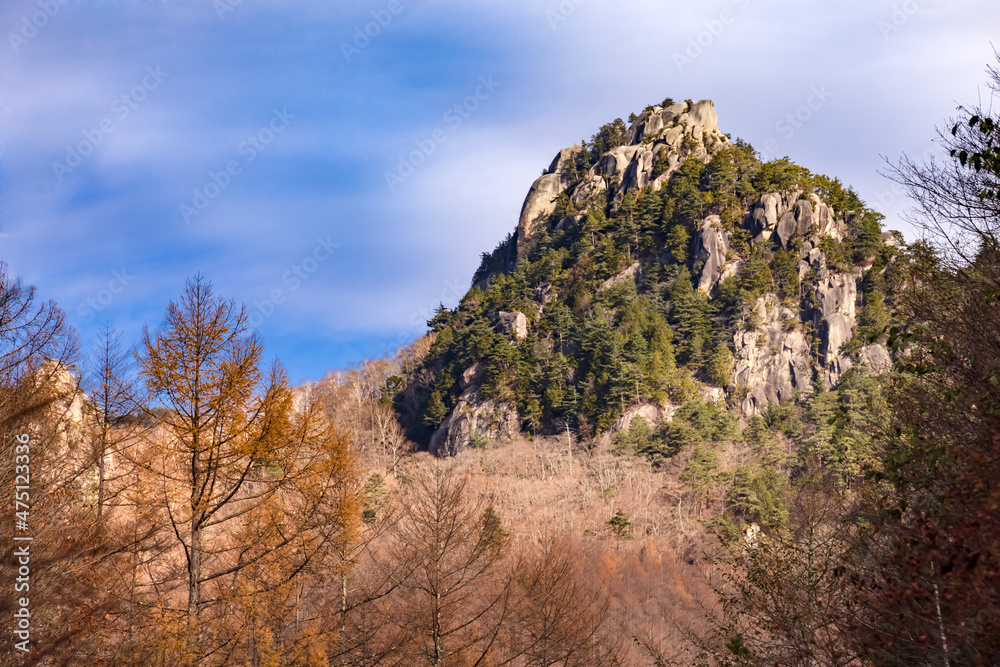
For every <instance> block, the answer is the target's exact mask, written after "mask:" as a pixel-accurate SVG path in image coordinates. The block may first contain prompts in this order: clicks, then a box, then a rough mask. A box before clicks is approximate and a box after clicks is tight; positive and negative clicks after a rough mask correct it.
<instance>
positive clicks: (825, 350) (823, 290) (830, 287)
mask: <svg viewBox="0 0 1000 667" xmlns="http://www.w3.org/2000/svg"><path fill="white" fill-rule="evenodd" d="M825 271H826V270H825V269H824V270H823V271H821V272H820V274H821V275H820V278H819V281H818V282H817V284H816V289H815V295H816V301H818V305H817V306H816V308H815V309H814V310H813V312H812V318H813V326H814V327H815V329H816V331H817V332H818V333H819V335H820V347H819V354H820V359H821V361H822V363H823V365H824V366H825V367H826V380H827V384H828V385H829V386H833V385H835V384H836V383H837V382H838V381H839V380H840V376H841V375H843V374H844V373H845V372H847V370H848V369H849V368H850V367H851V366H852V365H853V363H852V362H851V361H850V360H849V359H847V358H844V357H842V356H841V355H840V346H841V345H843V344H844V343H846V342H847V341H848V340H850V338H851V335H852V334H853V332H854V325H855V324H856V323H857V318H856V316H855V311H856V308H857V300H858V286H857V279H856V278H855V276H854V275H853V274H850V273H831V274H827V275H822V274H823V273H825Z"/></svg>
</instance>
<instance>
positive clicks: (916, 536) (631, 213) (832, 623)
mask: <svg viewBox="0 0 1000 667" xmlns="http://www.w3.org/2000/svg"><path fill="white" fill-rule="evenodd" d="M989 77H990V85H991V87H992V90H993V92H994V94H997V93H1000V70H998V69H997V68H995V67H994V68H991V69H990V70H989ZM686 104H687V106H686V107H685V103H682V104H680V105H675V103H674V101H673V100H670V99H667V100H664V101H663V102H662V103H661V104H657V105H651V106H650V107H648V108H647V109H646V110H644V112H643V115H639V116H636V115H634V114H633V116H632V118H630V119H629V123H628V124H626V123H625V122H624V121H622V120H621V119H617V120H615V121H613V122H611V123H608V124H607V125H604V126H603V127H602V128H600V130H599V131H598V132H597V133H596V134H594V135H593V136H592V137H591V139H589V140H587V141H584V142H582V143H581V145H580V146H579V150H578V151H576V152H575V153H574V154H573V156H572V158H571V159H569V160H566V161H564V162H563V163H559V160H558V159H557V163H559V164H560V167H559V169H561V170H563V171H560V172H559V174H558V176H559V177H560V178H565V179H566V183H567V184H568V185H566V186H564V188H563V189H564V191H563V192H561V193H560V194H559V195H558V197H556V198H555V199H554V201H553V202H552V203H553V206H554V208H553V210H551V211H550V212H549V213H547V216H546V218H545V220H544V222H543V224H542V226H541V227H540V228H539V231H538V233H537V235H535V236H534V237H533V239H532V240H531V242H530V243H526V242H524V239H523V238H520V237H518V236H515V235H514V234H511V235H510V236H508V237H507V238H506V239H505V240H503V241H502V242H501V243H500V244H499V245H498V246H497V248H496V249H495V250H494V251H492V252H484V253H483V254H482V257H481V264H480V267H479V269H478V270H477V272H476V274H475V275H474V276H473V278H472V287H471V289H470V290H469V291H468V292H467V293H466V294H465V295H464V297H462V299H461V301H460V302H459V303H458V305H457V306H455V307H454V308H451V309H449V308H446V307H444V306H443V305H442V306H441V307H440V308H439V309H438V311H437V312H436V313H435V314H434V315H433V317H432V318H431V319H430V320H429V321H428V322H427V327H428V330H427V333H426V334H425V335H424V336H422V337H420V338H418V339H417V340H415V341H413V342H412V343H410V344H408V345H406V346H404V347H402V348H400V349H398V350H396V351H394V352H392V353H389V354H386V355H385V356H383V357H381V358H376V359H369V360H365V361H362V362H359V363H357V364H355V365H354V366H352V367H351V368H347V369H340V370H336V371H331V372H329V373H328V374H327V375H326V377H324V378H323V379H322V380H319V381H317V382H312V383H308V384H306V385H304V386H294V385H293V384H292V383H291V381H290V379H289V377H288V374H287V372H286V371H285V370H284V368H283V367H282V365H281V364H280V362H279V361H277V360H275V361H268V360H266V359H265V358H264V352H263V351H264V346H263V341H262V339H261V337H260V335H259V334H258V333H257V331H256V330H255V329H254V327H253V326H252V322H251V321H250V312H249V311H248V309H247V308H246V307H245V306H243V305H242V304H240V303H237V302H236V301H233V300H229V299H226V298H225V297H224V296H222V295H220V294H218V293H217V292H216V290H215V288H214V286H213V284H212V282H211V280H210V278H209V277H206V276H202V275H195V276H193V277H191V278H190V279H189V280H188V281H187V283H186V285H185V287H184V290H183V291H182V292H181V293H180V294H179V295H178V296H177V297H176V299H175V300H172V301H171V302H170V303H168V304H166V306H165V311H164V316H163V320H162V322H160V323H159V324H158V325H156V326H147V327H146V328H145V329H144V330H143V334H142V336H141V339H140V340H137V341H129V340H125V339H124V337H123V335H122V334H121V333H119V332H118V331H117V330H116V328H115V327H114V326H113V325H112V324H111V323H108V324H107V325H106V326H105V327H104V328H103V329H102V331H101V333H100V335H99V336H97V337H96V338H95V339H94V340H92V341H88V342H86V344H84V343H81V342H80V341H79V340H78V337H77V335H76V333H75V331H74V330H73V329H72V327H71V326H70V325H69V323H68V321H67V317H66V314H65V313H64V312H63V310H61V308H60V307H59V305H57V304H56V303H54V302H52V301H49V300H46V299H45V298H44V296H43V295H42V294H40V293H39V292H38V291H37V290H36V289H35V288H33V287H31V286H29V285H26V284H24V283H23V282H22V281H21V280H20V279H18V278H16V277H15V276H13V275H12V274H11V272H10V271H9V270H8V269H7V267H6V265H2V264H0V431H2V433H3V445H2V450H3V451H2V454H3V455H2V457H0V477H2V480H3V488H4V489H5V492H4V496H3V498H2V499H0V505H2V506H3V508H4V519H3V520H4V522H5V523H6V525H8V526H14V530H12V531H11V532H10V534H13V535H14V539H13V540H10V539H7V540H5V541H4V544H3V545H0V554H2V558H0V580H2V581H3V582H4V592H3V595H2V596H0V617H2V620H0V634H2V635H3V636H4V637H5V638H10V637H14V638H15V641H8V640H7V639H5V641H4V643H3V644H2V645H0V662H2V663H3V664H10V665H148V666H158V667H159V666H162V667H174V666H178V665H213V666H214V665H252V666H254V667H265V666H266V667H275V666H278V665H302V666H309V667H318V666H332V665H433V666H446V665H447V666H451V665H455V666H458V665H463V666H464V665H483V666H486V665H512V666H525V667H526V666H536V665H537V666H547V665H580V666H597V665H652V666H655V667H659V666H665V665H720V666H721V665H823V666H826V665H831V666H832V665H843V666H849V665H850V666H853V665H994V664H998V662H1000V490H998V487H997V485H996V483H995V482H996V480H997V479H1000V309H998V307H997V303H996V300H997V299H998V298H1000V261H998V260H1000V237H998V230H1000V226H998V221H1000V129H998V124H1000V116H998V114H996V113H995V112H993V111H992V109H991V108H990V107H988V106H987V107H982V106H980V107H970V108H961V109H960V110H959V114H958V116H957V117H956V118H954V119H952V120H950V121H948V124H947V126H946V127H945V128H944V129H943V131H942V132H941V133H940V141H941V142H943V145H944V147H945V148H946V150H947V151H948V154H949V155H950V158H951V159H950V160H949V161H947V162H944V163H940V162H929V163H922V162H915V161H912V160H909V159H907V158H905V157H904V158H902V159H900V160H899V161H897V162H892V163H890V164H889V165H888V166H887V171H888V176H889V178H891V179H893V180H895V181H896V182H898V183H899V184H900V185H902V186H903V187H904V188H905V189H906V191H907V193H908V194H909V196H910V198H911V200H912V204H913V208H912V211H911V214H910V215H911V219H910V222H911V223H912V224H913V225H914V226H915V228H917V229H919V230H920V231H921V232H922V236H921V238H919V239H915V240H913V241H912V242H909V243H906V242H905V241H904V239H903V237H902V235H900V234H891V233H890V234H887V233H886V231H885V230H883V228H882V220H883V217H882V215H881V214H880V213H878V212H877V211H875V210H874V209H872V208H869V207H868V206H866V204H865V203H864V202H863V201H862V200H861V199H860V198H859V197H858V195H857V194H856V193H855V192H854V190H852V189H851V188H849V187H847V186H845V185H844V184H842V183H841V182H840V181H839V180H838V179H836V178H831V177H829V176H825V175H820V174H814V173H812V172H810V171H809V170H808V169H806V168H804V167H801V166H798V165H796V164H794V163H792V162H791V161H789V160H788V159H777V160H765V159H763V158H762V157H761V156H760V154H759V153H758V152H757V151H756V150H755V149H754V147H753V146H752V144H751V143H749V142H747V141H744V140H741V139H735V140H727V141H721V140H720V141H718V142H716V141H715V140H714V138H712V139H711V141H709V139H707V138H703V139H698V140H695V139H688V138H684V139H683V140H682V141H681V143H680V148H679V149H678V150H679V153H669V151H667V150H666V149H663V150H661V152H660V153H658V155H659V156H660V158H658V160H657V161H656V162H655V163H654V164H653V165H652V167H651V174H652V178H654V179H655V178H660V177H663V182H662V186H660V187H653V186H651V185H650V186H648V187H641V186H640V187H633V188H627V187H624V185H623V182H622V180H621V179H620V178H617V180H614V181H613V182H611V184H610V185H609V186H608V187H607V188H606V190H600V191H597V193H596V195H592V196H589V198H588V199H586V200H585V201H582V200H581V199H580V198H578V197H575V196H572V195H571V194H569V193H570V189H569V188H571V187H572V188H575V187H577V186H578V185H579V184H581V183H584V184H585V183H587V180H586V179H587V178H589V177H591V176H592V175H593V174H595V173H597V174H598V175H599V174H600V170H602V169H604V168H605V167H604V166H603V165H605V164H606V156H607V155H608V154H609V153H613V151H615V150H616V149H619V148H621V147H623V146H626V144H627V143H628V141H629V139H628V133H629V132H630V131H633V130H630V129H629V128H630V127H632V128H635V127H637V126H638V124H639V123H640V122H643V120H644V119H648V118H649V117H651V114H653V113H661V112H662V110H664V109H673V108H678V109H681V110H682V111H684V112H685V113H687V112H690V111H691V110H692V109H693V108H694V106H693V103H692V102H690V101H689V102H688V103H686ZM678 113H680V111H679V112H678ZM669 129H674V128H668V129H667V130H664V134H663V136H666V134H667V133H668V132H669ZM676 129H677V130H678V132H681V131H683V132H687V131H688V128H687V127H684V128H676ZM678 136H684V137H688V135H686V134H679V135H678ZM706 136H707V135H706ZM662 141H663V139H662V136H661V135H659V134H657V135H656V136H652V137H650V138H649V141H648V142H647V143H648V145H649V146H650V147H652V148H657V147H658V146H659V142H662ZM653 154H654V155H657V153H655V152H654V153H653ZM677 156H679V158H680V159H679V160H673V159H672V158H674V157H677ZM668 157H669V158H671V159H668ZM548 173H550V174H552V173H554V172H551V171H550V172H548ZM544 177H545V176H544V175H543V178H544ZM609 180H611V179H609ZM577 191H578V192H579V190H577ZM770 193H778V194H779V195H780V194H781V193H794V195H793V196H791V199H790V201H793V202H795V201H802V200H808V198H809V197H815V199H813V200H812V201H814V202H822V203H823V204H824V205H825V206H827V207H828V208H829V210H830V211H832V216H833V217H834V218H835V219H836V220H839V221H841V222H842V233H841V232H837V233H836V234H830V235H822V234H820V235H816V234H814V233H813V230H806V231H805V232H795V233H792V234H791V235H790V236H789V237H787V238H785V237H784V236H782V237H781V238H780V239H779V238H778V236H777V235H775V236H774V237H773V238H772V237H768V236H767V235H765V234H759V235H758V234H755V233H753V232H751V231H750V230H749V228H748V223H747V220H749V219H751V218H752V211H753V209H754V207H755V205H757V203H758V202H762V201H764V199H765V198H766V197H768V196H769V194H770ZM816 206H817V209H816V210H819V208H818V205H816ZM797 210H799V209H797ZM709 218H711V219H713V220H717V223H713V224H717V226H718V229H719V230H720V232H719V233H720V234H722V235H723V236H724V237H725V238H726V239H727V247H726V251H725V253H724V254H725V256H724V260H725V261H726V262H727V264H731V265H732V266H733V267H734V269H733V271H732V272H731V274H730V275H725V272H723V274H722V275H721V276H718V280H717V281H715V282H713V283H712V284H710V285H708V286H707V287H706V286H705V285H704V284H703V283H704V281H702V280H700V278H699V276H700V275H704V272H705V271H707V269H706V268H705V266H706V265H707V264H708V262H709V261H711V257H709V256H708V255H706V254H705V253H703V252H701V249H702V246H703V245H704V241H702V240H700V239H703V238H705V237H706V232H705V229H706V224H707V223H706V222H705V221H706V220H707V219H709ZM807 243H808V244H809V245H808V246H806V245H805V244H807ZM810 253H813V255H811V256H820V257H821V258H822V259H820V260H817V261H818V262H821V267H820V268H814V267H812V266H811V265H808V263H807V264H806V265H805V266H803V265H802V263H801V262H800V257H802V256H804V255H809V254H810ZM816 253H818V255H816ZM706 257H709V258H708V259H706ZM800 266H802V268H801V269H800ZM822 272H826V273H822ZM821 273H822V275H820V274H821ZM828 275H849V276H854V278H853V279H852V280H856V285H857V292H856V294H857V298H856V302H857V303H858V304H860V306H859V307H858V312H857V319H856V326H855V327H854V328H853V329H852V331H851V333H850V335H849V336H848V337H847V338H846V339H845V340H843V341H842V342H839V343H838V344H837V345H836V346H834V347H835V348H836V349H828V348H829V347H830V346H831V345H832V343H831V340H833V333H831V332H832V331H833V327H832V325H831V324H830V322H828V321H826V319H824V318H823V317H820V315H817V313H823V312H826V311H823V310H822V308H823V306H822V304H821V303H820V302H821V301H823V299H824V298H825V296H824V294H823V293H821V291H820V288H819V287H817V285H819V284H820V283H819V281H821V280H826V279H827V278H826V277H824V276H828ZM852 284H853V283H852ZM852 294H853V292H852ZM854 303H855V302H854V301H852V303H851V304H850V307H851V309H852V311H851V312H853V308H854ZM786 312H787V313H791V314H792V315H794V316H781V317H785V319H784V320H781V319H780V317H779V315H775V313H778V314H780V313H786ZM511 314H518V315H521V316H522V317H524V316H525V314H527V317H524V320H523V322H524V326H523V327H521V325H519V324H518V322H519V321H520V320H518V319H517V318H513V319H511V318H508V319H504V318H505V317H506V316H508V315H511ZM773 318H779V319H773ZM772 320H773V321H772ZM768 327H770V328H768ZM767 332H772V333H773V334H774V335H775V336H777V338H776V339H773V340H770V339H768V335H770V334H768V333H767ZM793 335H794V336H798V337H800V338H801V340H803V341H804V346H805V349H804V352H803V355H804V357H803V358H804V359H805V361H804V362H803V363H806V364H808V365H809V366H808V367H809V368H810V369H813V373H812V375H811V377H810V378H809V380H808V382H807V383H805V384H796V385H795V391H794V392H792V393H791V394H790V395H782V396H781V397H780V400H773V401H770V402H769V403H768V404H767V405H766V406H759V405H758V404H757V403H753V402H748V401H749V400H750V397H751V395H752V394H753V392H754V387H752V386H749V385H748V383H746V382H741V381H740V380H739V377H741V376H740V375H739V372H738V369H737V366H738V362H739V360H740V359H741V358H742V357H740V356H739V355H740V354H743V355H751V354H756V352H755V351H754V350H757V349H764V348H767V347H768V346H769V345H773V344H774V340H777V341H778V347H780V346H781V344H783V343H782V341H784V340H789V339H790V338H789V337H791V336H793ZM747 336H749V338H747ZM744 338H746V339H747V340H750V341H751V344H748V345H747V346H743V347H741V346H740V345H737V343H736V342H735V341H740V340H743V339H744ZM875 346H880V349H883V348H884V350H885V351H886V355H887V357H888V358H889V359H890V362H891V363H889V364H888V366H887V367H885V368H881V369H875V368H873V367H872V365H870V364H866V363H865V359H866V358H867V357H866V354H868V352H869V351H870V350H871V349H872V348H873V347H875ZM834 359H836V360H847V361H846V362H844V363H842V366H840V367H838V370H837V372H836V373H835V374H832V371H831V370H830V369H831V368H832V366H831V364H833V361H832V360H834ZM837 363H841V362H840V361H837ZM831 378H833V379H835V381H834V382H832V381H830V379H831ZM470 396H471V397H474V398H470ZM649 407H652V408H655V410H651V411H650V410H647V411H645V412H644V411H643V410H644V409H646V408H649ZM667 408H669V410H668V409H667ZM472 413H475V414H476V415H480V414H481V415H485V416H482V417H481V419H480V421H479V422H477V423H478V424H480V426H475V427H469V431H468V432H467V433H464V432H463V435H462V437H463V438H464V440H462V442H461V443H460V445H461V446H455V445H454V443H455V442H456V440H455V439H454V438H455V436H453V435H452V434H453V433H455V432H456V430H455V424H458V423H464V422H461V420H460V417H463V415H470V414H472ZM463 418H464V417H463ZM443 428H444V429H445V430H447V429H449V428H450V429H452V430H451V431H450V432H449V435H448V438H451V439H450V440H447V442H448V443H451V444H448V445H447V446H446V445H440V446H438V444H435V443H440V442H441V438H442V435H438V434H443V433H444V431H443V430H442V429H443ZM15 490H16V492H15ZM4 532H5V534H8V533H7V530H6V529H5V531H4ZM18 537H22V538H23V539H21V540H19V539H18ZM8 582H10V584H9V585H8ZM14 582H17V583H18V586H17V587H15V583H14ZM22 610H26V611H22ZM19 632H20V633H22V634H18V633H19Z"/></svg>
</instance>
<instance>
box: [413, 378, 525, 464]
mask: <svg viewBox="0 0 1000 667" xmlns="http://www.w3.org/2000/svg"><path fill="white" fill-rule="evenodd" d="M519 432H520V419H519V418H518V416H517V410H516V409H515V408H513V407H512V406H509V405H506V404H504V403H498V402H497V401H494V400H492V399H490V400H482V399H481V398H480V395H479V390H478V388H476V387H469V388H468V389H466V390H465V391H464V392H463V393H462V395H461V396H459V398H458V401H457V402H456V403H455V407H454V409H453V410H452V411H451V414H449V415H448V416H447V417H446V418H445V420H444V421H443V422H441V425H440V426H438V428H437V430H436V431H434V435H432V436H431V441H430V445H429V447H428V451H430V453H431V454H433V455H434V456H455V455H457V454H459V453H461V452H462V451H463V450H464V449H465V448H466V447H468V446H469V445H471V444H472V441H473V437H478V438H485V439H486V440H487V441H496V440H505V439H506V440H509V439H511V438H514V437H515V436H517V434H518V433H519Z"/></svg>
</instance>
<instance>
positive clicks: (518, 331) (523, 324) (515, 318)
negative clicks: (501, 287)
mask: <svg viewBox="0 0 1000 667" xmlns="http://www.w3.org/2000/svg"><path fill="white" fill-rule="evenodd" d="M497 328H498V329H499V330H500V332H501V333H504V334H506V335H508V336H512V337H513V338H514V339H515V340H524V339H525V338H527V337H528V318H527V317H525V315H524V313H522V312H519V311H516V310H515V311H514V312H511V313H508V312H506V311H503V310H501V311H500V313H499V315H498V317H497Z"/></svg>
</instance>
